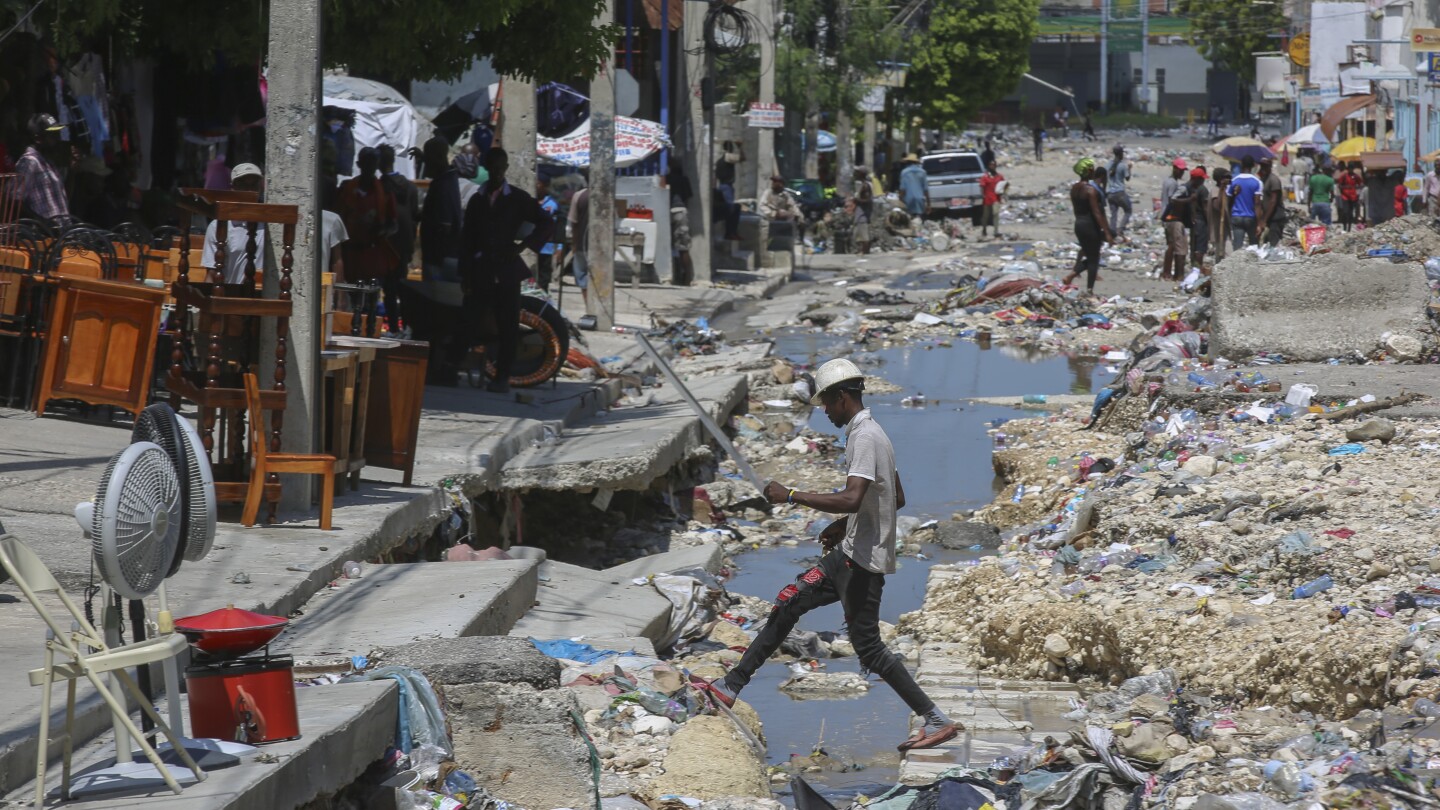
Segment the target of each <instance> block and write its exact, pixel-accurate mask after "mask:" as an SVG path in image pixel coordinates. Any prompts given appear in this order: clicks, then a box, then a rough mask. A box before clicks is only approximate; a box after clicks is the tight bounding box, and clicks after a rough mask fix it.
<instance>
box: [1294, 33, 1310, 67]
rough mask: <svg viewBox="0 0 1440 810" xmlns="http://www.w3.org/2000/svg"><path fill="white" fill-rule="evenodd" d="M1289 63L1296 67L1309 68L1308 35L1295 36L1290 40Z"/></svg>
mask: <svg viewBox="0 0 1440 810" xmlns="http://www.w3.org/2000/svg"><path fill="white" fill-rule="evenodd" d="M1290 61H1291V62H1294V63H1295V64H1296V66H1297V67H1302V68H1308V67H1310V35H1309V34H1297V35H1296V36H1295V38H1294V39H1291V40H1290Z"/></svg>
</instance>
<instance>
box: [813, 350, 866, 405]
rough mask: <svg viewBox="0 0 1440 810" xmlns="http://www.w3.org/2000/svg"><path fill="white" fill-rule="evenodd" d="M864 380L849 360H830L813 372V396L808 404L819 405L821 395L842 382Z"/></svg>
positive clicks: (862, 375)
mask: <svg viewBox="0 0 1440 810" xmlns="http://www.w3.org/2000/svg"><path fill="white" fill-rule="evenodd" d="M864 379H865V374H864V373H863V372H861V371H860V367H859V366H857V365H855V364H854V363H852V362H850V361H849V360H831V361H829V362H828V363H826V364H825V365H823V366H821V367H820V368H819V369H818V370H817V371H816V372H815V395H814V396H812V397H810V404H811V405H819V404H820V395H821V394H823V393H825V392H826V391H828V390H830V389H831V388H834V387H835V386H837V385H839V384H841V383H843V382H849V381H850V380H864Z"/></svg>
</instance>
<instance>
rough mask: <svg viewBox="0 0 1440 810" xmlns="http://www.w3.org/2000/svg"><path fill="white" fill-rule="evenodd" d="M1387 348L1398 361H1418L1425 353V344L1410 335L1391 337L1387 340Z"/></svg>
mask: <svg viewBox="0 0 1440 810" xmlns="http://www.w3.org/2000/svg"><path fill="white" fill-rule="evenodd" d="M1385 348H1386V350H1388V351H1389V352H1390V354H1392V355H1394V356H1395V359H1397V360H1417V359H1419V357H1420V355H1421V353H1423V352H1424V351H1425V346H1424V344H1422V343H1421V342H1420V340H1419V339H1418V338H1415V337H1412V336H1410V335H1391V336H1390V337H1388V338H1385Z"/></svg>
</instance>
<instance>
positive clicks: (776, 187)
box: [760, 174, 800, 222]
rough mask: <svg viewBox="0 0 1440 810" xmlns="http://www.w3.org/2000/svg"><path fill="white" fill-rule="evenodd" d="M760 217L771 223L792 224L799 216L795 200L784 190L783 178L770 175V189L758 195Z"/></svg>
mask: <svg viewBox="0 0 1440 810" xmlns="http://www.w3.org/2000/svg"><path fill="white" fill-rule="evenodd" d="M760 215H761V216H763V217H765V218H766V219H768V220H770V221H771V222H794V221H795V219H796V218H797V217H799V216H800V208H799V206H797V205H795V198H794V197H793V196H791V195H790V192H789V191H786V189H785V178H783V177H781V176H780V175H778V174H772V175H770V187H769V188H767V189H765V193H764V194H761V195H760Z"/></svg>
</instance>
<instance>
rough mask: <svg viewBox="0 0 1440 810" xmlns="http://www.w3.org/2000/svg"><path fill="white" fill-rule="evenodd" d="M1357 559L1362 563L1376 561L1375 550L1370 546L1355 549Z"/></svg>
mask: <svg viewBox="0 0 1440 810" xmlns="http://www.w3.org/2000/svg"><path fill="white" fill-rule="evenodd" d="M1355 559H1357V560H1359V561H1360V562H1371V561H1372V560H1374V559H1375V549H1373V548H1370V547H1369V546H1361V547H1360V548H1357V549H1355Z"/></svg>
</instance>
